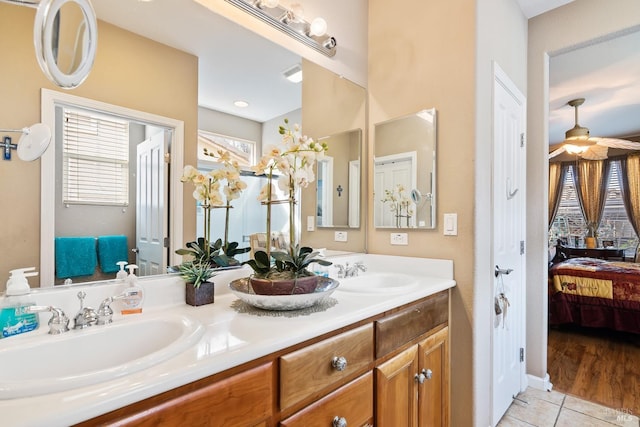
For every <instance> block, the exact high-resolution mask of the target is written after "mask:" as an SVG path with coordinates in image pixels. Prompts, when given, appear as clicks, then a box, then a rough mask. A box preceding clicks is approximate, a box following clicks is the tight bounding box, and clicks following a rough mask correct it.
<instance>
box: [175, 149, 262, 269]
mask: <svg viewBox="0 0 640 427" xmlns="http://www.w3.org/2000/svg"><path fill="white" fill-rule="evenodd" d="M205 155H207V156H209V157H213V158H215V159H216V160H217V161H218V163H219V164H220V165H221V167H220V168H217V169H214V170H211V171H208V172H201V171H199V170H198V169H196V168H194V167H193V166H191V165H187V166H185V167H184V171H183V174H182V178H181V179H180V181H182V182H184V183H187V182H190V183H192V184H193V185H194V187H195V189H194V192H193V197H194V198H195V199H196V200H197V201H198V202H199V203H200V205H201V206H202V208H203V221H204V237H199V238H198V239H196V241H193V242H188V243H187V244H186V246H187V248H185V249H178V250H176V253H177V254H178V255H189V256H191V257H192V261H196V262H198V263H207V264H208V265H209V266H210V267H212V268H216V267H229V266H234V265H240V262H239V261H238V260H237V259H236V258H235V256H236V255H239V254H243V253H246V252H249V250H250V248H249V247H245V248H239V247H238V246H239V244H238V242H230V241H229V211H230V209H231V208H232V207H233V206H231V201H232V200H234V199H237V198H239V197H240V194H241V193H242V191H243V190H244V189H246V188H247V184H246V183H245V182H244V181H242V180H241V179H240V167H239V165H238V162H237V161H232V160H231V155H230V154H229V152H228V151H224V150H217V151H216V153H211V152H208V151H206V150H205ZM223 183H224V185H223ZM221 190H222V192H221ZM223 194H224V198H223ZM211 209H225V224H224V240H222V239H217V240H216V241H215V242H212V241H211Z"/></svg>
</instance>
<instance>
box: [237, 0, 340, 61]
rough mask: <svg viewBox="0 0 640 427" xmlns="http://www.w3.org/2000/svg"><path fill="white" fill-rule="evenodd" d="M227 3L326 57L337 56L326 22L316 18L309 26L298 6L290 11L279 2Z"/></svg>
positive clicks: (247, 1)
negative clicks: (327, 33)
mask: <svg viewBox="0 0 640 427" xmlns="http://www.w3.org/2000/svg"><path fill="white" fill-rule="evenodd" d="M226 1H227V2H229V3H231V4H232V5H234V6H236V7H238V8H240V9H242V10H244V11H245V12H247V13H249V14H251V15H253V16H255V17H256V18H258V19H261V20H262V21H264V22H266V23H267V24H269V25H271V26H272V27H275V28H277V29H278V30H280V31H282V32H284V33H286V34H288V35H289V36H291V37H293V38H294V39H296V40H298V41H299V42H301V43H303V44H305V45H306V46H308V47H310V48H312V49H315V50H316V51H318V52H320V53H322V54H324V55H326V56H329V57H333V56H334V55H335V54H336V46H337V42H336V39H335V38H334V37H332V36H329V35H326V34H325V33H326V31H327V30H326V27H327V23H326V21H325V20H324V19H322V18H316V19H314V20H313V21H312V23H311V24H309V23H308V22H307V21H306V20H305V19H304V17H303V16H302V11H301V7H300V6H299V5H298V4H296V5H292V8H291V9H288V8H286V7H284V6H282V5H280V4H279V2H278V1H277V0H226Z"/></svg>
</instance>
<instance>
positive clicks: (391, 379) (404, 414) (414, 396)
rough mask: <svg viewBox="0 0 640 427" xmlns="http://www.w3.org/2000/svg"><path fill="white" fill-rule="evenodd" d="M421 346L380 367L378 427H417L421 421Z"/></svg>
mask: <svg viewBox="0 0 640 427" xmlns="http://www.w3.org/2000/svg"><path fill="white" fill-rule="evenodd" d="M417 373H418V346H415V345H414V346H412V347H410V348H408V349H407V350H405V351H403V352H402V353H400V354H398V355H397V356H395V357H394V358H392V359H389V360H388V361H387V362H385V363H383V364H382V365H380V366H379V367H377V368H376V426H377V427H398V426H406V427H415V426H417V425H418V424H417V422H418V411H417V407H416V404H417V401H418V387H417V383H416V380H415V376H416V374H417Z"/></svg>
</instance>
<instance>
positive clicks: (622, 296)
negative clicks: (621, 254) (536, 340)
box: [549, 258, 640, 334]
mask: <svg viewBox="0 0 640 427" xmlns="http://www.w3.org/2000/svg"><path fill="white" fill-rule="evenodd" d="M567 323H572V324H576V325H580V326H586V327H594V328H608V329H613V330H616V331H624V332H631V333H635V334H640V264H637V263H630V262H621V261H608V260H603V259H595V258H570V259H566V260H564V261H561V262H558V263H554V264H553V265H552V266H551V267H550V268H549V324H550V325H561V324H567Z"/></svg>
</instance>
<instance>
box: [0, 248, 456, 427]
mask: <svg viewBox="0 0 640 427" xmlns="http://www.w3.org/2000/svg"><path fill="white" fill-rule="evenodd" d="M357 257H358V259H362V260H364V262H365V264H366V265H367V266H370V267H369V271H368V272H367V273H365V274H373V273H375V272H376V271H385V272H389V269H388V268H387V267H386V264H387V262H391V264H393V269H394V270H395V269H397V271H399V272H404V273H407V272H411V274H418V275H420V276H421V281H420V286H419V287H417V288H415V289H412V291H411V292H408V293H400V294H397V293H396V294H391V295H389V294H386V293H380V292H378V293H355V292H345V291H343V290H341V289H340V287H338V289H337V290H336V291H335V292H334V293H333V294H332V295H331V296H330V297H329V298H333V300H329V304H326V306H327V308H326V309H325V310H324V311H316V312H313V310H310V311H312V312H310V313H306V314H304V315H297V316H296V315H295V313H293V312H282V313H254V312H253V311H252V310H247V309H246V306H244V305H243V303H241V302H240V301H239V300H238V299H237V298H236V297H235V296H234V295H233V294H231V293H230V292H229V291H228V290H227V286H226V285H227V283H228V282H229V281H230V280H233V279H235V278H238V277H245V276H247V275H248V272H249V271H248V270H247V269H241V270H234V271H230V272H226V273H224V274H221V275H219V276H216V279H215V281H216V298H215V303H214V304H212V305H206V306H201V307H191V306H188V305H185V304H184V302H183V301H184V283H183V282H182V280H181V279H180V278H179V277H176V276H165V277H164V278H163V279H148V280H140V284H141V285H142V286H143V287H144V289H145V292H146V299H145V308H144V312H143V314H137V315H129V316H121V315H116V316H114V324H115V323H116V322H135V321H139V319H151V318H154V317H157V316H160V317H166V316H171V315H182V316H187V317H190V318H193V319H195V320H197V321H199V322H201V323H202V325H203V326H204V333H203V334H202V337H201V338H200V340H199V341H198V342H197V343H196V344H195V345H193V346H191V347H189V348H188V349H187V350H185V351H183V352H182V353H180V354H178V355H177V356H175V357H173V358H171V359H169V360H166V361H164V362H161V363H158V364H156V365H154V366H151V367H149V368H147V369H144V370H141V371H139V372H136V373H132V374H129V375H126V376H123V377H120V378H117V379H113V380H110V381H106V382H101V383H99V384H96V385H92V386H86V387H81V388H76V389H73V390H69V391H65V392H58V393H51V394H47V395H42V396H33V397H26V398H18V399H7V400H0V419H1V420H2V421H1V422H0V424H2V426H12V427H13V426H42V425H47V426H68V425H70V424H74V423H78V422H80V421H83V420H87V419H90V418H93V417H95V416H98V415H100V414H103V413H106V412H109V411H112V410H114V409H117V408H120V407H123V406H126V405H129V404H131V403H133V402H136V401H139V400H142V399H145V398H148V397H151V396H154V395H156V394H159V393H162V392H165V391H168V390H171V389H174V388H176V387H179V386H182V385H184V384H187V383H190V382H193V381H196V380H198V379H201V378H204V377H207V376H209V375H213V374H216V373H219V372H222V371H224V370H226V369H229V368H232V367H234V366H238V365H241V364H243V363H245V362H248V361H251V360H254V359H257V358H259V357H262V356H265V355H268V354H271V353H273V352H276V351H279V350H282V349H285V348H287V347H290V346H292V345H295V344H298V343H301V342H304V341H306V340H308V339H312V338H314V337H317V336H319V335H322V334H324V333H327V332H331V331H333V330H336V329H338V328H341V327H344V326H348V325H350V324H353V323H355V322H358V321H360V320H363V319H367V318H369V317H372V316H375V315H378V314H380V313H383V312H385V311H387V310H390V309H393V308H395V307H398V306H401V305H404V304H407V303H410V302H413V301H415V300H418V299H420V298H423V297H426V296H429V295H432V294H435V293H437V292H440V291H442V290H445V289H449V288H451V287H453V286H455V281H454V280H453V263H452V261H448V260H427V259H422V258H406V257H388V256H384V255H358V256H357ZM346 259H349V260H353V259H355V258H354V257H353V256H351V257H349V258H342V257H341V258H336V259H332V261H334V262H343V261H344V260H346ZM331 277H335V276H334V274H331ZM94 286H95V285H94ZM118 286H121V285H118ZM104 288H105V289H103V290H100V293H101V295H94V297H93V298H94V300H97V301H99V300H101V299H102V298H104V297H105V296H104V295H106V296H109V295H112V294H113V292H114V289H113V285H112V286H111V287H108V286H105V287H104ZM78 289H79V288H78V287H75V288H73V289H72V290H65V291H64V292H66V294H64V295H63V292H57V293H56V290H54V291H50V292H47V291H42V292H38V293H35V294H34V295H35V297H36V298H37V301H36V302H37V303H38V304H47V305H49V304H53V305H56V303H54V302H52V301H53V300H59V301H58V302H60V301H62V298H64V302H65V303H64V304H62V303H60V304H58V305H63V306H66V308H64V309H65V311H66V312H67V314H68V315H69V316H70V317H72V315H73V313H75V311H77V309H76V310H75V311H74V307H76V306H77V300H75V292H77V290H78ZM83 289H84V290H85V291H86V292H87V294H88V296H87V299H88V301H89V297H90V296H91V293H90V292H98V291H96V288H95V287H91V286H87V287H83ZM160 295H162V296H160ZM45 299H46V300H47V301H44V300H45ZM91 304H93V306H96V305H97V303H95V302H90V303H89V305H91ZM48 318H49V315H48V314H47V315H45V316H44V317H43V318H41V326H40V329H39V330H38V331H36V332H32V333H31V334H34V335H36V334H38V335H40V336H38V337H37V338H38V339H56V336H48V335H46V330H47V325H46V321H47V320H48ZM42 320H44V321H42ZM101 327H105V328H108V327H109V326H108V325H107V326H94V327H92V328H101ZM68 333H83V331H81V330H80V331H74V330H72V331H70V332H68ZM28 335H29V334H23V335H22V336H16V337H12V338H7V339H4V340H0V366H2V369H7V368H8V367H7V366H4V365H2V348H3V347H4V348H6V346H10V345H19V344H20V342H21V339H34V337H27V336H28ZM122 345H123V346H134V345H135V342H123V343H122ZM78 351H82V349H78ZM42 363H47V355H46V354H43V355H42Z"/></svg>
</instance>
